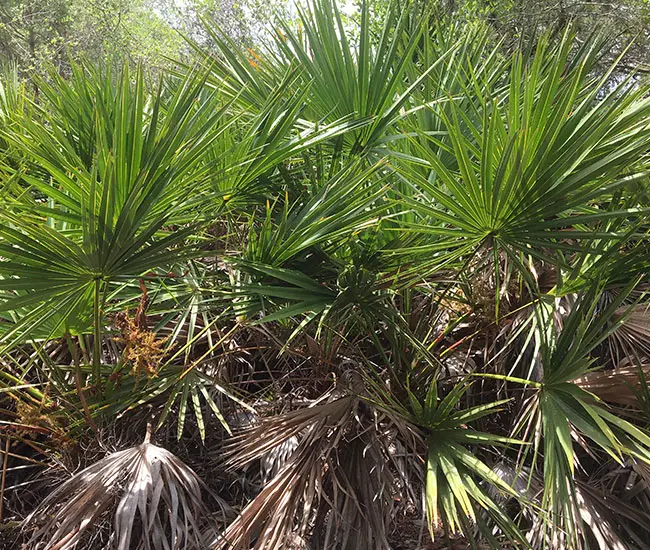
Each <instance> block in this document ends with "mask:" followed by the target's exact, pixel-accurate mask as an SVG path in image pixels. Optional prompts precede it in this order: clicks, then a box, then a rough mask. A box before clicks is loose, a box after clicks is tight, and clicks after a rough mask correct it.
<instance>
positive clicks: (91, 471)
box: [26, 429, 204, 550]
mask: <svg viewBox="0 0 650 550" xmlns="http://www.w3.org/2000/svg"><path fill="white" fill-rule="evenodd" d="M200 487H201V482H200V480H199V478H198V477H197V476H196V474H195V473H194V472H193V471H192V470H191V469H190V468H189V467H187V466H186V465H185V464H183V462H181V461H180V460H179V459H178V458H176V457H175V456H174V455H173V454H171V453H170V452H169V451H167V450H166V449H163V448H161V447H157V446H156V445H153V444H152V443H151V442H150V429H148V431H147V435H146V437H145V440H144V442H143V443H142V444H141V445H138V446H137V447H133V448H130V449H126V450H123V451H118V452H116V453H112V454H110V455H108V456H107V457H105V458H104V459H102V460H100V461H99V462H97V463H96V464H93V465H92V466H89V467H88V468H86V469H85V470H82V471H81V472H79V473H77V474H75V475H74V476H73V477H72V478H71V479H69V480H68V481H66V482H65V483H64V484H63V485H62V486H60V487H59V488H57V489H56V490H54V492H52V493H51V494H50V495H49V496H48V497H47V498H46V499H45V500H44V501H43V502H42V503H41V504H40V505H39V506H38V508H36V510H34V511H33V512H32V513H31V514H30V515H29V517H28V518H27V520H26V525H27V526H32V525H34V526H37V528H36V530H35V532H34V533H33V535H32V537H31V539H30V540H29V542H28V547H29V548H38V549H39V550H40V549H41V548H42V549H43V550H69V549H72V548H75V547H76V546H77V544H78V543H79V541H80V540H81V539H82V536H83V535H84V533H85V532H86V531H88V530H89V529H91V528H93V527H95V526H96V525H97V523H98V522H99V521H100V520H101V519H102V518H103V517H105V514H106V513H108V512H109V510H112V511H113V513H114V517H113V528H114V532H113V534H112V537H111V538H112V541H113V547H114V548H115V549H116V550H140V549H144V550H177V549H178V550H179V549H181V548H182V549H184V550H186V549H193V548H196V549H198V548H202V546H201V541H200V535H199V526H198V517H199V514H200V513H201V512H202V511H203V509H204V506H203V502H202V500H201V488H200Z"/></svg>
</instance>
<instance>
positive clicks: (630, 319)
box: [609, 303, 650, 364]
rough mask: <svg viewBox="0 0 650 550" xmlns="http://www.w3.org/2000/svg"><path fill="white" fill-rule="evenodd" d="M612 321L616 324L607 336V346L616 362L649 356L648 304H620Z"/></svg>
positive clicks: (649, 322)
mask: <svg viewBox="0 0 650 550" xmlns="http://www.w3.org/2000/svg"><path fill="white" fill-rule="evenodd" d="M612 322H614V323H616V324H617V326H616V328H615V330H613V331H612V334H611V336H610V337H609V347H610V354H611V357H612V358H613V360H614V361H615V363H616V364H620V363H621V362H623V361H625V360H628V361H634V360H638V359H639V358H648V357H650V304H648V303H639V304H636V305H634V306H632V307H630V306H621V307H620V308H618V309H617V310H616V312H615V314H614V316H613V319H612Z"/></svg>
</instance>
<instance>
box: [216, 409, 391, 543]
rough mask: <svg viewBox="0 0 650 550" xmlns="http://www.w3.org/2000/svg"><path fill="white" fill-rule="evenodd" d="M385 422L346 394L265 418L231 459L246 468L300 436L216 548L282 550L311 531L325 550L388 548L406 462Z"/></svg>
mask: <svg viewBox="0 0 650 550" xmlns="http://www.w3.org/2000/svg"><path fill="white" fill-rule="evenodd" d="M386 424H388V422H386V419H385V418H382V417H380V416H378V415H376V414H375V413H374V412H373V411H371V410H370V408H369V407H367V406H366V405H365V404H363V403H362V402H361V401H360V400H359V399H358V398H356V397H342V398H339V399H337V400H334V401H330V402H328V403H324V404H320V405H316V406H313V407H309V408H305V409H301V410H297V411H292V412H289V413H286V414H283V415H278V416H275V417H269V418H266V419H263V420H262V421H261V422H260V424H259V425H257V426H255V427H254V428H252V429H251V430H249V431H247V432H246V433H244V434H242V435H240V436H237V438H235V442H234V443H233V444H232V448H233V454H232V456H231V460H230V462H231V464H232V465H233V466H237V467H240V466H243V465H245V464H247V463H249V462H251V461H252V460H255V459H257V458H260V457H262V456H263V455H264V454H265V453H267V452H268V451H269V450H270V449H272V448H275V447H277V446H279V445H281V444H282V443H283V442H286V441H288V440H290V439H291V438H293V437H296V436H297V435H299V434H301V437H300V443H299V445H298V447H297V448H296V450H295V451H294V452H293V453H292V455H291V456H290V457H289V459H288V461H287V462H286V463H285V465H284V466H283V467H282V468H281V469H280V471H279V472H278V474H277V475H276V476H275V477H274V478H273V479H272V480H271V481H270V482H269V483H268V484H267V485H266V486H265V487H264V488H263V489H262V491H261V492H260V493H259V494H258V495H257V496H256V497H255V498H254V499H253V501H251V502H250V503H249V504H248V505H247V506H246V508H244V510H243V511H242V513H241V515H240V516H239V517H238V518H237V519H236V520H235V521H234V522H233V523H232V524H231V525H230V526H229V527H228V529H227V530H226V532H225V534H224V537H223V539H222V540H221V541H220V542H219V543H218V544H217V548H229V549H243V548H246V549H248V548H250V547H251V545H252V546H253V547H254V548H255V549H257V550H261V549H264V550H275V549H280V548H285V546H284V545H285V542H286V541H287V540H289V539H292V538H293V539H296V538H299V539H303V540H304V539H306V538H307V535H308V533H314V535H315V538H316V539H318V541H317V542H318V544H317V547H319V548H320V547H322V548H331V549H334V548H359V549H362V550H363V549H368V550H370V549H373V550H374V549H381V548H389V544H388V541H387V527H388V525H389V522H390V519H391V515H392V511H393V507H394V505H395V499H394V497H395V490H396V487H397V486H398V485H399V474H398V473H397V472H398V470H399V468H398V466H397V462H398V460H399V458H398V457H397V453H394V452H391V450H390V442H391V437H390V435H389V434H388V432H387V430H389V429H390V428H387V427H386V426H385V425H386Z"/></svg>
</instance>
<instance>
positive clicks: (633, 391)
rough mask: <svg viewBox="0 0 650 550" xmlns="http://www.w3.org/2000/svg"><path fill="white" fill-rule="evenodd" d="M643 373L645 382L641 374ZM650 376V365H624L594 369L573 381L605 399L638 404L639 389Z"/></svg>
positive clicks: (629, 404)
mask: <svg viewBox="0 0 650 550" xmlns="http://www.w3.org/2000/svg"><path fill="white" fill-rule="evenodd" d="M639 370H641V372H642V374H643V378H644V380H643V382H642V380H641V377H640V376H639ZM648 376H650V365H641V366H638V367H637V366H627V365H626V366H622V367H617V368H615V369H611V370H603V371H601V370H599V371H592V372H590V373H587V374H585V375H584V376H581V377H580V378H576V379H575V380H574V381H573V383H574V384H576V385H577V386H579V387H580V388H582V389H583V390H586V391H588V392H591V393H593V394H595V395H597V396H598V397H599V398H600V399H602V400H603V401H607V402H609V403H618V404H619V405H625V406H634V405H636V404H638V399H639V390H640V389H641V385H642V383H645V380H647V378H648Z"/></svg>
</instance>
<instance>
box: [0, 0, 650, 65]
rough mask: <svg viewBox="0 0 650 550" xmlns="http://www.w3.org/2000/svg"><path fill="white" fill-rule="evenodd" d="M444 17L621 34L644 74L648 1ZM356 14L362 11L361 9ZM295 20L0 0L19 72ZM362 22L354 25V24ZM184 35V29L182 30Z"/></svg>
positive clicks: (287, 8)
mask: <svg viewBox="0 0 650 550" xmlns="http://www.w3.org/2000/svg"><path fill="white" fill-rule="evenodd" d="M389 4H390V2H389V0H374V2H373V9H372V12H373V13H372V15H371V17H373V18H375V19H377V20H378V21H379V22H380V21H381V19H382V17H383V16H384V15H385V13H386V10H387V8H388V5H389ZM433 6H435V7H437V11H438V14H439V16H448V17H452V18H455V19H461V20H462V19H464V20H468V21H482V22H486V23H487V24H488V25H489V27H490V28H491V29H492V31H493V33H494V40H495V41H498V40H500V39H503V40H504V41H505V44H506V45H507V46H508V47H511V48H512V47H513V46H514V44H516V43H517V42H518V41H520V40H523V41H524V42H530V43H533V42H534V41H535V40H536V39H537V37H538V36H539V35H540V33H543V32H547V31H548V32H551V34H552V35H554V36H556V37H557V36H558V35H560V34H561V33H562V30H563V29H564V28H565V27H566V26H567V25H569V24H571V25H572V28H573V29H574V31H575V32H576V35H577V37H578V39H580V40H585V39H587V37H588V36H589V35H590V34H591V33H593V32H594V30H597V29H598V30H600V31H601V32H603V33H604V34H606V35H608V36H610V37H616V42H615V46H614V47H613V49H612V51H611V52H610V55H616V54H617V53H619V52H620V51H622V49H623V48H624V47H626V46H628V45H629V43H630V42H631V41H632V40H633V41H634V44H633V46H632V47H631V49H630V51H629V52H628V54H627V56H626V58H625V63H624V64H623V65H621V69H627V70H630V69H632V68H634V70H637V71H646V70H648V69H649V67H648V63H649V61H648V49H649V47H650V46H649V44H650V30H649V29H650V3H649V2H648V1H647V0H620V1H616V2H596V1H587V2H585V1H580V0H432V1H431V2H422V7H423V8H426V9H431V8H432V7H433ZM359 8H360V5H359V3H358V2H347V3H346V4H345V10H344V12H345V15H344V19H347V17H346V16H350V19H349V21H350V24H351V26H356V25H358V15H359V12H360V9H359ZM355 14H356V15H355ZM278 15H282V16H284V17H285V18H286V17H288V18H293V19H294V20H297V14H296V11H295V8H294V4H293V2H289V1H288V0H270V1H260V0H241V1H238V0H133V1H131V0H3V2H2V5H0V59H1V60H2V61H3V62H4V63H5V64H6V63H8V62H9V63H16V64H18V66H19V68H20V69H21V72H23V74H31V73H32V72H34V71H37V72H42V71H43V70H44V66H45V65H50V64H53V65H54V66H55V67H57V68H58V69H59V70H60V71H68V69H69V63H68V60H69V56H72V58H73V59H78V58H81V57H83V58H86V59H89V60H91V61H93V62H107V61H109V62H111V61H115V60H121V59H124V58H128V59H130V60H131V61H132V62H138V61H143V62H145V63H147V64H149V65H153V66H157V67H160V66H166V65H167V64H168V63H169V59H170V58H171V59H176V60H178V59H185V60H186V61H187V60H188V56H190V55H191V49H190V48H188V45H187V42H186V41H185V40H184V39H183V38H182V36H181V34H182V35H184V36H186V37H189V38H190V39H192V40H194V41H197V42H200V43H202V44H204V45H205V44H207V43H209V42H210V37H209V34H208V33H206V32H205V28H204V26H203V24H202V22H201V20H202V19H204V18H208V19H210V20H211V21H212V23H214V24H216V25H217V26H218V27H219V28H221V29H223V30H224V31H226V32H227V34H228V36H229V38H230V39H232V40H234V41H235V43H237V44H240V45H243V46H246V47H251V46H253V45H255V44H256V43H258V42H263V41H265V40H266V36H265V34H264V32H263V29H264V28H265V27H266V26H268V24H269V23H272V22H273V20H274V17H276V16H278ZM354 21H356V23H355V22H354ZM179 33H180V34H179Z"/></svg>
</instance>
